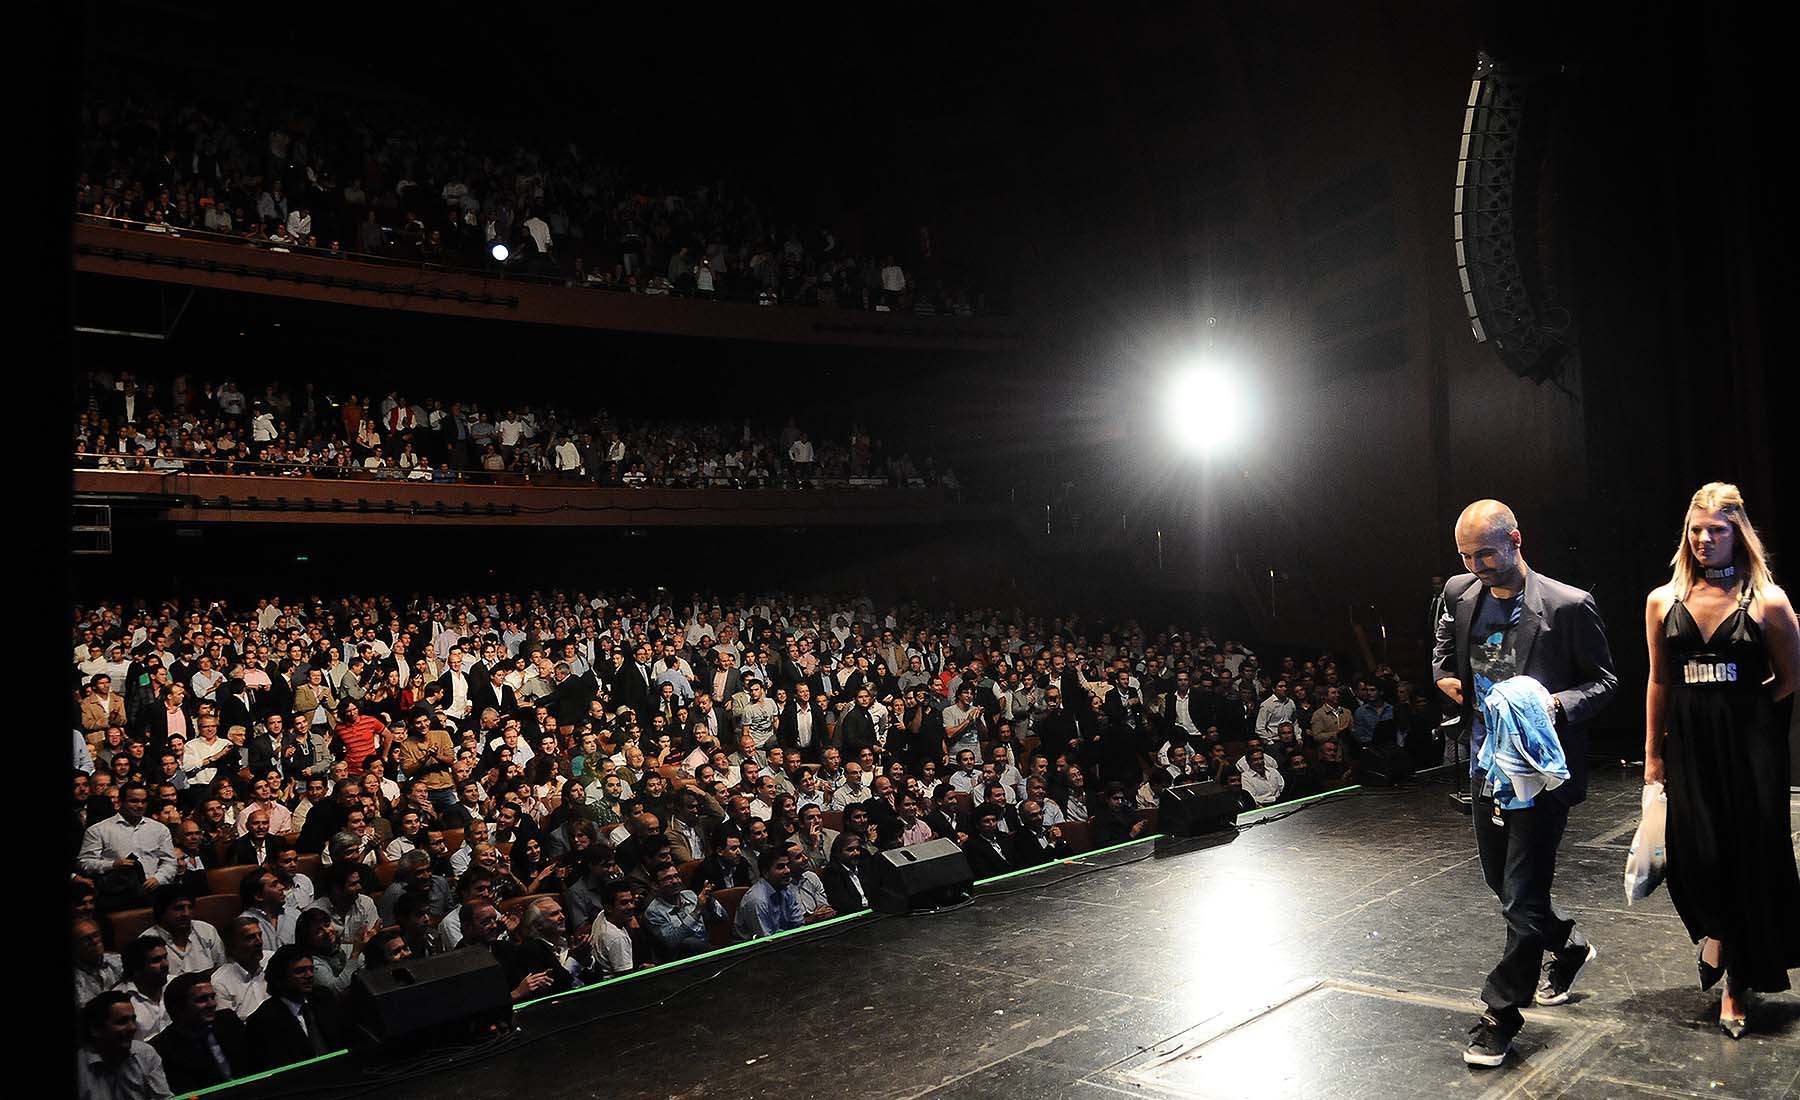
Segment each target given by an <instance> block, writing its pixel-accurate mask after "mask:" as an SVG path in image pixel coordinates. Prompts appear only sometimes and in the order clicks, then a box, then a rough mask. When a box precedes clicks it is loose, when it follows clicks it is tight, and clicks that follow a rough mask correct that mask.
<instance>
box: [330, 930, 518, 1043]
mask: <svg viewBox="0 0 1800 1100" xmlns="http://www.w3.org/2000/svg"><path fill="white" fill-rule="evenodd" d="M350 997H351V1003H352V1007H353V1016H354V1018H355V1020H356V1021H357V1024H358V1025H359V1026H360V1028H361V1029H362V1030H363V1031H365V1032H366V1033H367V1034H368V1036H369V1037H370V1038H372V1039H373V1040H375V1041H376V1042H379V1043H383V1044H386V1043H391V1042H393V1041H394V1040H398V1039H405V1040H411V1041H412V1042H413V1045H412V1046H411V1049H415V1050H416V1049H417V1044H419V1043H423V1044H424V1045H427V1046H429V1045H432V1044H433V1043H435V1042H453V1041H458V1040H462V1039H466V1038H470V1037H472V1036H473V1035H475V1034H477V1033H479V1032H480V1031H482V1030H483V1029H485V1028H487V1027H488V1026H489V1025H491V1024H495V1023H503V1022H505V1021H507V1020H508V1019H510V1018H511V1016H512V988H511V987H510V986H508V985H507V983H506V971H505V970H503V969H501V967H500V962H499V960H497V959H495V958H494V953H493V952H492V951H489V950H488V949H487V948H485V947H474V946H471V947H465V948H461V949H459V950H456V951H448V952H445V953H444V954H442V955H431V956H428V957H425V958H413V959H403V960H401V961H400V962H397V963H394V964H393V965H391V966H378V967H368V968H365V969H363V970H361V971H359V972H358V973H357V975H356V977H355V979H353V981H352V982H351V992H350Z"/></svg>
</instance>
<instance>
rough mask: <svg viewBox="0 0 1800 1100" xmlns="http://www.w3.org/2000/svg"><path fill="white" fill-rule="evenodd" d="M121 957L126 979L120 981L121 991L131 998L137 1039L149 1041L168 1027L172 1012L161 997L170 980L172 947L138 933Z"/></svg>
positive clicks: (153, 937) (155, 938)
mask: <svg viewBox="0 0 1800 1100" xmlns="http://www.w3.org/2000/svg"><path fill="white" fill-rule="evenodd" d="M121 958H122V959H123V961H124V964H125V980H124V981H123V982H120V983H119V991H120V992H122V993H124V994H125V995H126V996H128V997H130V998H131V1011H132V1014H133V1016H135V1017H136V1021H137V1035H136V1038H137V1039H138V1040H139V1041H140V1042H145V1043H147V1042H149V1041H150V1040H152V1039H154V1038H156V1036H157V1035H158V1034H159V1033H160V1032H161V1031H162V1029H163V1028H165V1027H168V1026H169V1012H168V1010H167V1009H166V1008H164V1007H163V1000H162V991H163V986H165V985H167V984H168V983H169V948H168V945H167V944H165V943H163V941H162V940H160V939H158V938H157V937H155V936H149V935H144V936H139V937H138V938H137V939H135V940H132V941H131V942H130V943H128V944H126V945H125V950H124V951H123V952H122V953H121Z"/></svg>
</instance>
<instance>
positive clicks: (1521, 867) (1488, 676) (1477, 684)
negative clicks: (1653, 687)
mask: <svg viewBox="0 0 1800 1100" xmlns="http://www.w3.org/2000/svg"><path fill="white" fill-rule="evenodd" d="M1521 545H1522V538H1521V536H1520V534H1519V525H1518V522H1517V520H1515V519H1514V517H1513V514H1512V511H1511V509H1509V508H1507V507H1506V505H1504V504H1501V503H1500V502H1499V501H1497V500H1481V501H1476V502H1475V503H1474V504H1471V505H1469V506H1468V507H1467V508H1465V509H1464V510H1463V513H1462V515H1461V517H1459V518H1458V519H1457V521H1456V550H1457V553H1458V554H1460V555H1461V556H1462V560H1463V565H1464V567H1466V568H1467V569H1468V570H1469V572H1467V573H1464V574H1463V575H1461V576H1458V577H1453V578H1451V580H1450V581H1449V582H1448V583H1446V584H1445V585H1444V613H1443V614H1442V615H1441V616H1440V617H1439V618H1438V620H1437V624H1436V635H1437V637H1436V646H1435V648H1434V650H1433V654H1432V674H1433V675H1434V676H1435V677H1437V685H1438V687H1439V688H1441V689H1442V690H1443V691H1444V693H1445V694H1446V695H1448V696H1449V697H1450V698H1451V699H1452V700H1453V701H1455V702H1456V703H1457V705H1458V706H1460V707H1461V708H1462V718H1463V723H1464V725H1465V726H1466V727H1467V728H1468V729H1469V730H1470V742H1469V744H1470V748H1471V753H1470V756H1471V760H1470V768H1471V773H1472V774H1473V773H1474V768H1475V761H1476V760H1478V759H1479V757H1480V755H1481V748H1482V744H1483V741H1484V740H1485V738H1486V728H1485V725H1484V724H1483V722H1482V719H1481V708H1480V707H1479V706H1478V705H1477V702H1478V701H1479V700H1480V699H1482V698H1484V697H1485V696H1486V695H1487V693H1488V692H1489V691H1490V690H1491V689H1492V687H1493V686H1494V685H1495V684H1496V683H1499V682H1500V681H1502V680H1506V679H1509V678H1511V677H1513V676H1529V677H1531V678H1532V679H1534V680H1536V681H1537V682H1538V683H1540V684H1542V685H1543V686H1544V688H1545V690H1547V691H1548V692H1549V693H1550V698H1549V703H1548V706H1549V709H1550V711H1551V714H1552V715H1553V716H1554V720H1555V725H1556V734H1557V737H1558V739H1559V740H1560V741H1561V743H1562V749H1563V756H1564V758H1565V759H1566V761H1567V763H1568V768H1569V779H1568V781H1567V782H1565V783H1563V784H1562V785H1561V786H1558V787H1556V788H1555V789H1554V790H1546V791H1544V792H1543V793H1541V794H1539V795H1538V796H1537V798H1536V799H1535V800H1533V802H1532V804H1531V805H1529V806H1527V807H1524V808H1519V809H1508V810H1502V809H1500V808H1498V807H1497V806H1496V804H1495V802H1494V799H1493V798H1492V796H1491V794H1492V792H1487V793H1483V792H1482V791H1481V790H1480V786H1479V785H1480V783H1481V779H1482V777H1481V776H1479V775H1478V776H1477V777H1476V779H1477V784H1478V786H1477V792H1476V793H1477V795H1478V797H1477V798H1476V800H1475V809H1474V814H1473V816H1474V819H1475V847H1476V850H1477V851H1478V852H1479V853H1480V855H1481V867H1482V873H1483V875H1484V877H1485V878H1486V879H1487V884H1488V888H1489V889H1491V890H1493V891H1494V893H1495V895H1496V896H1498V897H1499V899H1500V906H1501V911H1502V912H1503V913H1504V914H1505V917H1506V950H1505V953H1504V954H1503V955H1502V956H1501V959H1500V963H1499V965H1498V966H1496V967H1495V968H1494V969H1493V971H1492V972H1491V973H1490V974H1489V975H1488V978H1487V982H1486V984H1485V985H1484V986H1483V987H1482V991H1481V998H1482V1000H1483V1001H1484V1002H1485V1003H1486V1004H1487V1007H1488V1010H1487V1012H1486V1013H1485V1014H1483V1016H1482V1018H1481V1020H1480V1022H1479V1023H1478V1024H1477V1025H1476V1026H1475V1028H1474V1029H1473V1034H1474V1038H1473V1040H1472V1041H1471V1042H1470V1044H1469V1048H1468V1049H1467V1050H1466V1051H1465V1052H1464V1054H1463V1059H1464V1061H1466V1062H1468V1063H1469V1064H1471V1065H1481V1066H1498V1065H1500V1064H1501V1063H1502V1062H1504V1061H1505V1060H1506V1052H1507V1051H1508V1050H1509V1049H1510V1048H1511V1045H1512V1039H1513V1036H1514V1035H1516V1034H1517V1033H1518V1030H1519V1028H1520V1027H1521V1026H1522V1024H1523V1021H1524V1018H1523V1016H1522V1015H1521V1014H1520V1012H1519V1009H1520V1008H1521V1007H1522V1006H1524V1005H1528V1004H1531V1003H1532V1001H1533V1000H1534V999H1535V1000H1536V1001H1537V1003H1539V1004H1552V1005H1554V1004H1562V1003H1564V1002H1566V1001H1567V1000H1568V994H1569V987H1570V986H1571V985H1573V984H1574V981H1575V976H1576V974H1577V973H1579V972H1580V970H1581V968H1582V967H1583V966H1585V965H1586V964H1587V962H1588V960H1589V959H1592V958H1593V957H1594V955H1595V953H1596V952H1595V951H1594V949H1593V947H1592V946H1591V945H1589V944H1588V943H1587V941H1586V939H1585V938H1584V937H1583V936H1582V935H1581V934H1580V933H1578V932H1576V931H1575V922H1574V921H1573V920H1568V919H1565V918H1563V917H1562V916H1561V915H1560V914H1558V913H1557V912H1556V911H1555V909H1554V908H1553V907H1552V906H1551V903H1550V882H1551V879H1552V877H1553V876H1554V875H1555V873H1556V849H1557V846H1558V844H1560V843H1561V841H1562V834H1563V828H1564V827H1565V826H1566V825H1567V824H1568V820H1569V808H1570V807H1571V806H1574V805H1576V804H1577V803H1579V802H1580V801H1581V800H1582V799H1583V798H1585V797H1586V796H1587V771H1588V769H1587V748H1588V737H1587V730H1586V724H1587V722H1588V721H1589V720H1591V719H1592V718H1593V717H1594V715H1596V714H1597V713H1599V711H1600V709H1601V708H1602V707H1604V706H1605V705H1606V704H1607V703H1608V702H1609V701H1611V698H1612V694H1613V691H1614V690H1615V689H1616V688H1617V687H1618V682H1619V681H1618V677H1617V676H1615V675H1614V674H1613V666H1612V650H1611V648H1610V646H1609V645H1608V644H1607V640H1606V627H1605V625H1604V624H1603V623H1602V622H1601V621H1600V612H1599V610H1598V609H1597V608H1596V607H1595V606H1594V600H1593V597H1591V596H1589V595H1588V594H1587V593H1586V592H1583V591H1581V590H1580V589H1577V588H1572V587H1570V586H1569V585H1566V584H1563V583H1561V582H1559V581H1555V580H1552V579H1550V578H1549V577H1546V576H1544V575H1543V574H1542V573H1536V572H1533V571H1532V570H1531V569H1530V568H1529V567H1528V566H1527V565H1526V564H1525V559H1524V557H1523V556H1522V555H1521V554H1520V547H1521ZM1546 952H1548V953H1549V954H1550V956H1551V958H1550V961H1549V963H1548V964H1547V965H1543V966H1542V975H1541V980H1540V964H1543V963H1544V955H1545V953H1546Z"/></svg>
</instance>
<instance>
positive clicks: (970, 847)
mask: <svg viewBox="0 0 1800 1100" xmlns="http://www.w3.org/2000/svg"><path fill="white" fill-rule="evenodd" d="M998 839H999V841H1000V849H1001V851H1004V852H1007V853H1009V854H1007V855H996V854H995V852H994V849H993V847H992V846H991V845H989V844H988V842H987V841H986V840H984V839H982V837H981V835H980V834H979V833H970V834H969V842H968V843H967V844H965V845H963V855H965V856H968V857H969V870H971V871H974V872H975V878H976V879H977V880H980V879H984V878H992V877H993V876H995V875H1004V874H1005V873H1006V872H1008V871H1011V870H1013V869H1014V867H1013V861H1012V856H1011V855H1010V852H1011V850H1012V848H1011V838H1010V837H1007V836H1005V835H1001V836H1000V837H999V838H998Z"/></svg>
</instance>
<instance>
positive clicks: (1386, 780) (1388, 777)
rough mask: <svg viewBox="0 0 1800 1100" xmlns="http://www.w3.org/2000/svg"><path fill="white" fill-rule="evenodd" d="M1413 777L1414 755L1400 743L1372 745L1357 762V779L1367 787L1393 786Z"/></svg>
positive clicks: (1406, 781) (1408, 781)
mask: <svg viewBox="0 0 1800 1100" xmlns="http://www.w3.org/2000/svg"><path fill="white" fill-rule="evenodd" d="M1412 778H1413V762H1412V757H1410V756H1408V755H1407V754H1406V750H1405V749H1403V748H1401V747H1400V746H1398V745H1370V746H1368V747H1367V748H1365V749H1363V750H1362V756H1361V758H1360V759H1358V760H1357V762H1356V781H1357V782H1358V783H1361V784H1362V785H1363V786H1365V787H1392V786H1393V785H1394V784H1396V783H1411V782H1412Z"/></svg>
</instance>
